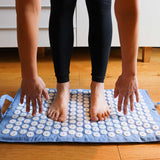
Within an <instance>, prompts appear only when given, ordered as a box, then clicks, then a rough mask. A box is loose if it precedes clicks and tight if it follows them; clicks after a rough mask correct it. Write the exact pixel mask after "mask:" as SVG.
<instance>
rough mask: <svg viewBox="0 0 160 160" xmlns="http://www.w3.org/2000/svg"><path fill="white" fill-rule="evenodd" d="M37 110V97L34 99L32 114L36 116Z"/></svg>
mask: <svg viewBox="0 0 160 160" xmlns="http://www.w3.org/2000/svg"><path fill="white" fill-rule="evenodd" d="M36 110H37V107H36V100H35V99H32V116H35V115H36Z"/></svg>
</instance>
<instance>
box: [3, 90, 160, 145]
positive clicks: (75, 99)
mask: <svg viewBox="0 0 160 160" xmlns="http://www.w3.org/2000/svg"><path fill="white" fill-rule="evenodd" d="M48 93H49V95H50V100H48V101H46V100H44V101H43V113H42V114H38V113H37V115H36V116H34V117H32V115H31V113H32V109H31V111H30V113H27V112H26V108H25V104H26V100H25V101H24V104H20V103H19V102H20V89H19V91H18V92H17V94H16V96H15V98H14V99H13V98H12V97H10V96H9V95H4V96H2V97H1V99H0V109H1V108H2V106H3V103H4V101H5V99H8V100H10V101H11V102H12V103H11V105H10V106H9V108H8V110H7V111H6V113H5V114H4V115H3V114H2V113H1V117H2V119H1V122H0V141H1V142H24V143H36V142H84V143H132V142H133V143H135V142H136V143H137V142H138V143H145V142H156V141H160V116H159V114H158V112H157V110H156V108H155V107H154V104H153V103H152V101H151V99H150V97H149V95H148V93H147V91H146V90H142V89H139V94H140V102H139V103H137V102H136V101H135V97H134V111H133V112H131V111H130V109H129V105H128V114H127V115H124V114H123V112H118V111H117V102H118V98H116V99H114V98H113V93H114V90H113V89H108V90H104V93H105V97H106V101H107V103H108V104H109V106H110V110H111V116H110V117H109V118H108V119H106V120H104V121H99V122H91V121H90V114H89V108H90V90H89V89H71V90H70V102H69V110H68V111H69V112H68V117H67V120H66V121H65V122H57V121H52V120H51V119H49V118H48V117H47V116H46V111H47V109H48V107H49V105H50V104H51V103H52V101H53V99H54V97H55V94H56V89H51V88H50V89H48ZM31 108H32V107H31ZM37 111H38V106H37Z"/></svg>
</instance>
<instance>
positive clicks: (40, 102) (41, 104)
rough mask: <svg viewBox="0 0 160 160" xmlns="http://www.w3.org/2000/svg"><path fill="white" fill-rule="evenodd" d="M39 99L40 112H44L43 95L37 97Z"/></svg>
mask: <svg viewBox="0 0 160 160" xmlns="http://www.w3.org/2000/svg"><path fill="white" fill-rule="evenodd" d="M37 101H38V106H39V113H42V110H43V101H42V98H41V96H39V97H38V98H37Z"/></svg>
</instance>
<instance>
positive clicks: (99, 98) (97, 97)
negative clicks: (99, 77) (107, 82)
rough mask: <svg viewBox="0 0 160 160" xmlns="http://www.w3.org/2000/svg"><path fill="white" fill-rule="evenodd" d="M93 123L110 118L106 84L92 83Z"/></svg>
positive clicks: (91, 111) (91, 112)
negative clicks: (105, 92) (105, 89)
mask: <svg viewBox="0 0 160 160" xmlns="http://www.w3.org/2000/svg"><path fill="white" fill-rule="evenodd" d="M90 88H91V97H90V99H91V110H90V114H91V121H98V120H100V121H103V120H104V119H106V118H107V117H109V116H110V112H109V107H108V104H107V102H106V100H105V95H104V83H99V82H95V81H92V83H91V85H90Z"/></svg>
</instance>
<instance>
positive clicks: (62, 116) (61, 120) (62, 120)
mask: <svg viewBox="0 0 160 160" xmlns="http://www.w3.org/2000/svg"><path fill="white" fill-rule="evenodd" d="M66 117H67V116H66V115H65V114H64V113H62V114H61V115H60V116H59V118H58V121H60V122H64V121H65V120H66Z"/></svg>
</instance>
